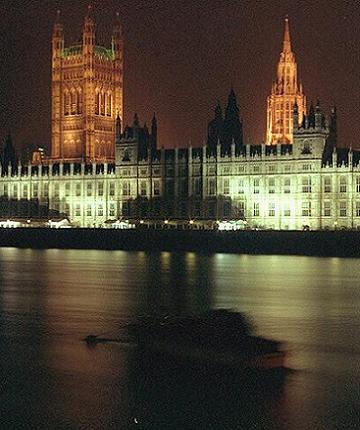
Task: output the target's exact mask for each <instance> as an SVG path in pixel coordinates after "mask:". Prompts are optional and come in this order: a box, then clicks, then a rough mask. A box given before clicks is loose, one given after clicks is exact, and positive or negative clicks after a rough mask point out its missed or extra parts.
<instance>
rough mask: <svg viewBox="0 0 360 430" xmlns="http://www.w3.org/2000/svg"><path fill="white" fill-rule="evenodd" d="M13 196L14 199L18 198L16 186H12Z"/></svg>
mask: <svg viewBox="0 0 360 430" xmlns="http://www.w3.org/2000/svg"><path fill="white" fill-rule="evenodd" d="M13 196H14V198H15V199H17V197H18V186H17V184H14V188H13Z"/></svg>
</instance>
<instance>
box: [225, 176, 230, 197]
mask: <svg viewBox="0 0 360 430" xmlns="http://www.w3.org/2000/svg"><path fill="white" fill-rule="evenodd" d="M229 194H230V181H229V179H227V178H226V179H224V195H225V196H227V195H229Z"/></svg>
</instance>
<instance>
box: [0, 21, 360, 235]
mask: <svg viewBox="0 0 360 430" xmlns="http://www.w3.org/2000/svg"><path fill="white" fill-rule="evenodd" d="M86 23H87V24H86V28H89V29H90V30H91V31H90V30H89V31H87V32H86V34H93V33H92V28H93V24H92V20H91V19H90V18H89V17H87V18H86ZM88 25H89V27H87V26H88ZM287 26H288V24H287V21H286V25H285V40H284V52H283V54H284V55H283V57H284V61H285V60H286V59H287V60H286V61H288V62H290V60H293V54H292V53H291V49H290V38H289V33H288V27H287ZM118 28H119V27H118ZM55 29H56V32H55V33H56V35H59V39H58V40H59V41H61V40H62V36H61V37H60V34H61V32H60V29H61V27H60V25H59V24H58V23H57V24H56V25H55ZM58 31H59V33H57V32H58ZM56 37H58V36H56ZM86 37H88V36H86ZM118 40H119V41H120V36H119V39H118ZM61 43H62V42H61ZM61 43H60V47H61ZM86 43H88V41H86ZM119 46H120V42H119ZM56 49H58V48H56ZM59 49H60V48H59ZM71 49H73V48H71ZM74 49H75V48H74ZM76 49H78V48H76ZM79 49H80V48H79ZM86 49H88V48H86ZM94 49H95V48H94ZM114 49H115V48H114ZM113 51H114V50H113ZM59 52H60V53H61V52H63V53H66V52H67V51H66V50H64V49H63V48H61V49H60V51H59ZM61 55H64V54H61ZM97 55H98V54H95V53H93V54H91V58H92V59H93V60H94V61H95V63H96V62H98V61H100V60H99V59H96V60H95V58H97V57H96V56H97ZM109 55H110V54H109ZM113 55H115V54H113ZM69 57H70V58H72V55H69ZM80 57H81V55H80V54H76V55H74V58H73V61H74V67H77V66H76V64H78V63H77V61H79V62H80V61H83V60H80ZM57 61H60V62H61V61H62V59H61V60H60V59H59V57H57ZM107 62H110V59H109V58H108V57H107V56H106V59H105V60H104V70H105V69H106V67H107V64H108V63H107ZM292 64H293V66H294V62H293V63H292ZM71 67H72V66H71ZM71 67H70V66H69V68H70V69H71ZM55 68H56V67H55ZM64 73H65V72H64ZM286 73H287V72H286ZM290 74H291V76H292V80H290V81H291V82H292V84H291V85H292V88H295V87H296V88H297V86H295V84H294V82H295V81H296V68H295V69H294V68H293V69H290ZM103 78H104V77H102V78H100V77H98V81H96V82H97V84H96V85H94V88H95V90H94V92H91V94H93V95H94V96H95V95H96V94H98V92H97V90H101V88H108V87H103V86H102V84H101V82H102V79H103ZM84 79H85V77H84ZM106 82H107V81H106V79H105V81H104V85H105V83H106ZM114 85H115V84H114ZM296 85H297V84H296ZM55 87H56V85H55ZM65 88H68V89H69V90H71V89H72V87H71V88H70V86H66V85H65ZM74 88H76V86H74ZM82 88H83V91H85V92H86V88H87V87H86V84H84V86H83V87H82ZM113 88H114V87H113ZM63 89H64V88H63ZM53 90H54V88H53ZM279 91H280V90H279ZM100 93H101V91H100ZM100 93H99V94H100ZM56 94H58V95H59V92H58V93H56V92H55V95H54V96H53V101H54V100H55V99H57V100H63V101H64V100H65V99H64V98H61V97H62V96H61V94H62V93H60V96H57V95H56ZM114 94H115V93H112V97H113V99H112V101H113V104H112V111H111V116H109V117H107V116H106V115H101V106H100V111H99V112H100V115H98V114H97V113H96V112H97V111H96V106H97V105H96V99H92V100H93V106H94V111H91V112H94V115H90V118H91V120H94V122H92V124H93V125H94V124H95V123H96V121H97V120H99V121H100V120H104V121H105V122H104V124H105V123H106V124H107V123H108V122H109V124H110V123H111V124H113V127H114V139H113V152H112V157H114V155H115V160H113V158H112V157H109V158H107V157H104V158H103V157H102V155H101V156H100V155H99V156H95V155H94V154H96V151H95V153H91V151H90V153H88V152H86V151H89V148H97V143H96V141H97V139H98V140H99V142H100V143H101V138H96V136H98V135H97V134H96V133H97V131H96V130H97V128H96V127H94V128H92V126H91V127H90V128H89V129H87V128H86V127H87V126H86V124H88V123H87V122H86V121H87V119H86V118H85V119H84V118H83V116H82V114H78V115H70V114H69V115H65V110H61V109H65V106H63V103H62V104H61V103H60V101H59V102H58V103H59V104H61V106H62V107H61V109H60V108H59V109H60V110H59V112H60V111H61V112H63V113H64V115H63V116H62V117H61V118H62V119H63V120H64V121H65V120H66V121H67V120H68V119H69V121H70V120H73V123H74V124H82V125H81V127H82V126H83V125H84V124H85V125H84V127H85V126H86V127H85V128H84V129H81V130H82V131H79V136H80V137H79V139H81V136H83V137H84V146H81V148H85V149H86V151H85V156H83V153H82V151H81V150H80V149H79V151H78V152H76V151H75V152H66V151H67V150H66V151H65V149H66V148H67V146H66V145H67V144H65V146H62V143H61V142H63V140H61V139H62V138H63V137H64V136H67V134H65V135H64V136H63V135H62V134H61V133H62V130H63V128H62V127H63V125H64V124H70V122H64V123H63V122H62V119H61V118H60V117H59V118H58V120H59V123H60V124H62V125H61V127H60V128H59V129H57V130H60V131H59V134H57V135H56V136H55V137H56V139H58V140H57V141H56V140H55V149H54V147H53V149H52V151H53V152H52V154H53V158H52V160H51V161H50V162H49V163H47V164H45V163H43V164H41V163H40V164H37V165H34V164H29V165H26V166H24V165H16V163H14V157H12V158H11V160H10V158H9V155H7V158H6V160H7V161H6V162H5V163H4V159H5V156H4V157H3V163H2V167H1V172H0V173H1V174H0V212H1V213H2V214H3V215H2V216H3V217H8V218H10V217H11V216H15V215H17V216H20V215H22V216H26V217H31V216H35V217H36V216H41V215H43V216H45V215H46V216H48V217H49V218H50V217H53V216H56V215H66V216H68V217H69V219H70V220H71V222H72V224H73V225H75V226H81V227H93V226H95V227H102V226H105V225H106V223H107V222H108V221H109V220H116V219H119V218H121V217H123V218H127V219H132V220H134V221H137V222H139V223H140V221H141V220H144V219H149V218H151V219H156V220H158V221H159V223H160V224H161V223H162V225H165V220H168V219H182V220H184V221H183V222H185V223H188V225H189V226H190V225H192V224H190V220H194V219H212V220H218V219H239V218H241V219H244V220H246V221H247V223H248V225H249V226H250V227H252V228H271V229H302V228H304V226H306V228H307V226H308V227H309V228H311V229H336V228H360V153H359V152H356V151H352V150H351V149H341V148H338V147H337V136H336V134H337V133H336V131H337V124H336V120H337V119H336V109H335V108H334V109H333V110H332V112H331V115H330V117H329V118H325V116H324V115H323V113H322V112H321V108H320V104H319V102H317V103H316V106H315V107H314V106H311V107H310V108H309V111H308V112H307V113H306V111H305V98H304V96H303V95H302V93H301V91H300V90H299V91H298V94H297V95H296V97H299V98H296V97H295V96H294V95H293V96H291V97H295V98H293V99H290V98H289V99H288V100H289V104H290V103H293V105H292V107H291V124H290V123H289V127H288V130H289V133H287V131H286V130H287V129H284V130H285V131H284V133H279V141H277V140H276V139H275V140H270V142H268V143H271V145H266V144H261V145H249V144H245V143H244V141H243V133H242V123H241V121H240V119H239V107H238V104H237V101H236V95H235V92H234V90H233V89H231V91H230V94H229V97H228V100H227V105H226V108H225V114H224V115H223V111H222V108H221V106H220V104H218V105H217V106H216V108H215V115H214V119H213V120H212V121H210V122H209V125H208V139H207V142H206V144H205V145H204V146H203V147H196V148H195V147H194V148H192V147H190V148H174V149H162V148H158V146H157V127H158V126H157V121H156V118H155V116H154V117H153V119H152V121H151V127H150V129H148V128H147V127H146V125H144V126H141V125H140V122H139V118H138V116H137V115H135V116H134V121H133V124H132V125H131V126H130V127H125V128H124V129H123V126H122V122H121V119H120V118H121V112H122V111H121V106H122V100H121V98H119V99H116V98H115V95H114ZM275 96H277V95H275V94H274V97H275ZM280 96H281V94H279V97H280ZM84 97H85V96H84ZM281 97H282V96H281ZM289 97H290V96H289ZM114 100H121V102H119V104H118V105H117V104H116V103H115V101H114ZM54 103H55V104H56V102H55V101H54ZM286 103H287V102H286ZM100 104H101V102H100ZM105 106H106V99H105ZM114 106H115V108H114ZM83 109H84V106H83ZM114 109H115V111H114ZM286 109H288V108H287V107H286ZM117 110H118V112H119V116H117ZM103 112H105V113H106V107H105V111H103ZM115 115H116V116H117V119H116V120H115ZM289 115H290V114H289ZM65 117H69V118H65ZM285 118H287V114H286V115H285ZM290 130H291V133H290ZM53 131H54V128H53ZM88 131H90V133H88ZM92 131H93V132H94V133H93V134H91V132H92ZM66 132H68V130H66ZM102 132H103V131H102ZM69 133H70V131H69ZM55 134H56V133H55ZM74 135H75V134H74ZM59 136H60V137H61V136H63V137H62V138H60V137H59ZM89 136H90V137H91V136H92V137H94V139H95V146H91V142H93V141H91V139H90V137H89ZM281 136H285V137H286V136H287V137H286V139H287V140H285V139H282V138H281ZM88 137H89V139H90V141H89V142H90V144H89V145H88V141H87V140H86V139H87V138H88ZM53 138H54V134H53ZM74 139H75V138H74ZM109 139H110V138H109ZM75 141H76V139H75ZM80 141H81V140H80ZM104 141H105V138H104ZM56 142H58V146H56ZM64 142H65V141H64ZM53 145H54V144H53ZM9 148H10V146H9ZM56 148H57V149H56ZM59 148H63V149H61V150H60V149H59ZM79 148H80V147H79ZM61 151H63V152H61ZM64 151H65V152H64ZM10 152H11V151H7V154H10ZM71 154H72V155H71ZM86 154H88V156H86ZM10 155H11V154H10ZM65 155H66V156H65ZM70 155H71V156H70ZM5 219H7V218H5Z"/></svg>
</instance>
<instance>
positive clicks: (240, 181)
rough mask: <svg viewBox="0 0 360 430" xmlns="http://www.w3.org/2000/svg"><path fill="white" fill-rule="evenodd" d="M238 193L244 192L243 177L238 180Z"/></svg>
mask: <svg viewBox="0 0 360 430" xmlns="http://www.w3.org/2000/svg"><path fill="white" fill-rule="evenodd" d="M238 194H244V178H240V179H239V181H238Z"/></svg>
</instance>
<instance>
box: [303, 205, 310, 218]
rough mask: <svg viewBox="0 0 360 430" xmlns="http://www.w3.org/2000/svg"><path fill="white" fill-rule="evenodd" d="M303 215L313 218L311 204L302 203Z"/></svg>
mask: <svg viewBox="0 0 360 430" xmlns="http://www.w3.org/2000/svg"><path fill="white" fill-rule="evenodd" d="M301 215H302V216H305V217H311V202H302V206H301Z"/></svg>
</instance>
